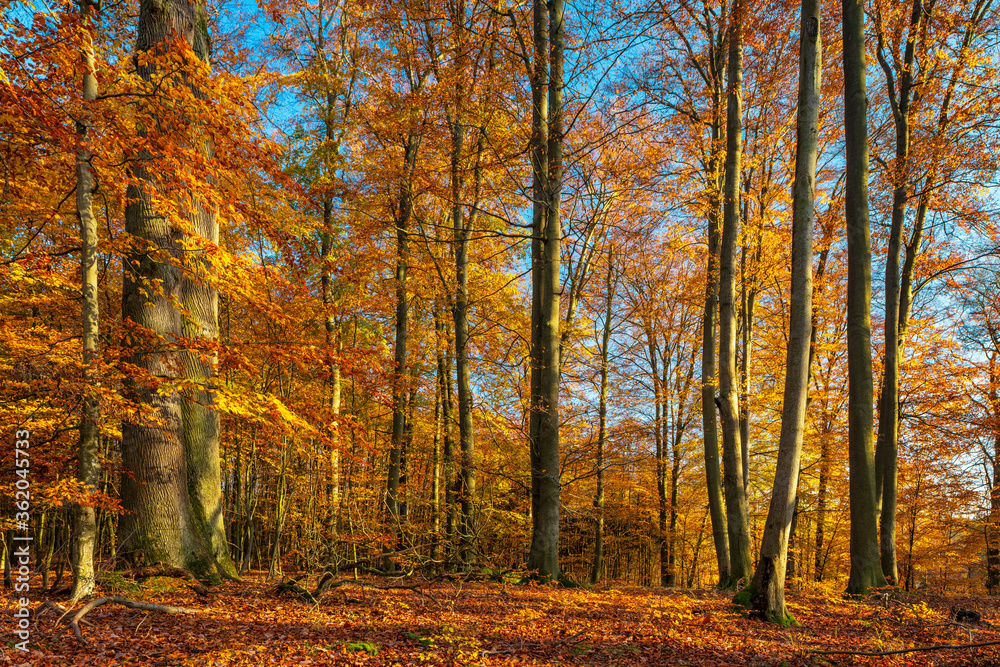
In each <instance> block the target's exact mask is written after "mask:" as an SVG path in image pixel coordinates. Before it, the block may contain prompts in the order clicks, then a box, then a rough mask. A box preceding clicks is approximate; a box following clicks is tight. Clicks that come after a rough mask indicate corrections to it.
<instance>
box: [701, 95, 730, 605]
mask: <svg viewBox="0 0 1000 667" xmlns="http://www.w3.org/2000/svg"><path fill="white" fill-rule="evenodd" d="M716 97H718V94H717V93H716ZM720 104H721V103H720V102H719V100H718V99H716V100H715V107H718V106H719V105H720ZM720 135H721V128H720V126H719V121H718V119H716V120H715V121H714V122H713V124H712V153H711V156H710V158H709V178H708V190H709V209H708V266H707V268H706V272H705V310H704V317H703V320H702V338H701V417H702V431H703V433H704V437H705V477H706V484H707V490H708V508H709V514H710V517H711V521H712V538H713V544H714V545H715V560H716V565H717V567H718V570H719V581H718V586H719V587H720V588H725V587H727V586H729V583H730V568H729V534H728V533H727V532H726V513H725V510H724V509H723V500H722V469H721V467H720V466H719V428H718V422H717V421H716V416H715V364H716V357H715V352H716V347H715V316H716V311H717V309H718V306H719V178H720V164H719V154H718V150H717V148H716V146H717V145H718V144H719V141H720V139H719V137H720Z"/></svg>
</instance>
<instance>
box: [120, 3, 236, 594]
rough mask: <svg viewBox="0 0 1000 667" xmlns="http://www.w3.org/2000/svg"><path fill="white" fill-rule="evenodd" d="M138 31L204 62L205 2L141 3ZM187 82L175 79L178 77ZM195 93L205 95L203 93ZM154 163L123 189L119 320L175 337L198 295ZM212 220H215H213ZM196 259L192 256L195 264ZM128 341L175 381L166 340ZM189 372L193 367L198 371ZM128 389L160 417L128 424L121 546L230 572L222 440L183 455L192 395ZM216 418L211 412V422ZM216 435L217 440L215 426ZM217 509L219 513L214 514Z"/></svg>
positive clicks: (143, 69)
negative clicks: (125, 246) (180, 306)
mask: <svg viewBox="0 0 1000 667" xmlns="http://www.w3.org/2000/svg"><path fill="white" fill-rule="evenodd" d="M137 33H138V37H137V39H136V51H137V53H150V54H153V55H159V54H163V53H165V52H166V51H167V50H168V49H170V48H171V47H170V46H168V44H169V41H168V40H169V38H170V36H171V35H177V36H179V37H180V38H181V39H182V40H183V41H184V42H186V43H187V44H188V45H190V47H191V48H192V50H193V52H194V53H195V55H196V56H198V57H199V58H200V59H202V60H203V61H206V62H207V59H208V51H209V44H208V31H207V23H206V21H205V7H204V4H202V3H201V2H196V3H185V2H171V1H167V2H153V1H152V0H144V1H143V2H142V3H141V5H140V11H139V23H138V31H137ZM137 71H138V73H139V76H140V77H141V78H142V79H143V80H144V81H145V82H147V84H152V82H153V80H154V79H155V78H156V77H157V75H158V73H159V65H158V63H156V62H155V61H153V62H146V63H143V64H141V65H138V66H137ZM180 80H181V79H180V77H178V79H177V81H180ZM194 92H195V95H196V96H197V97H201V93H200V92H199V91H197V90H195V91H194ZM163 94H164V93H160V95H163ZM155 120H156V119H154V122H155ZM141 131H142V132H144V133H148V132H150V131H153V132H155V131H156V129H155V128H149V127H147V128H144V129H142V130H141ZM203 141H204V139H203V138H201V139H198V138H194V137H192V143H194V142H203ZM203 150H204V147H203ZM156 159H157V156H155V155H152V154H149V153H142V154H140V155H138V156H136V159H135V160H134V162H133V166H132V168H131V174H132V176H133V182H132V183H131V184H130V185H129V187H128V190H127V192H126V206H125V230H126V233H128V234H129V235H130V236H131V237H132V238H133V239H135V244H134V245H133V247H132V249H131V250H130V252H129V255H128V256H127V257H126V260H125V272H124V273H125V275H124V279H123V287H122V316H123V319H124V320H125V321H126V322H129V321H131V322H132V323H134V324H135V325H138V326H139V327H142V328H143V329H145V330H147V331H148V332H152V333H153V334H154V335H156V336H158V337H161V338H165V340H166V342H167V343H169V342H171V340H172V339H173V338H174V337H178V336H180V335H182V334H183V333H185V331H184V324H183V319H182V317H181V315H180V312H179V311H178V310H177V309H176V307H175V306H174V304H175V303H185V305H187V302H186V301H185V295H186V294H188V295H190V294H191V293H192V281H191V280H189V279H187V278H185V277H184V276H183V274H182V271H181V268H180V267H181V266H183V265H184V264H185V260H184V254H185V253H184V251H183V249H182V246H183V245H184V244H185V243H190V242H191V241H189V240H187V239H185V238H184V233H183V232H182V231H181V230H180V229H179V227H178V226H177V225H176V224H174V222H173V221H172V220H170V219H168V218H167V217H165V216H164V215H163V214H162V213H161V212H160V211H159V210H158V207H157V205H156V203H155V199H156V196H155V193H156V191H157V190H158V189H159V187H160V185H161V184H160V183H159V182H158V181H157V179H156V177H154V173H155V168H154V167H153V164H152V163H153V162H154V161H155V160H156ZM182 208H184V209H186V210H187V211H188V212H189V214H190V215H191V216H192V218H193V219H192V220H190V222H191V227H192V229H193V230H195V231H197V232H205V231H206V230H207V231H208V234H209V235H208V237H206V238H207V241H208V242H209V243H212V242H214V241H216V240H217V237H216V236H213V235H212V234H211V229H210V228H207V227H205V226H204V223H205V221H204V220H202V219H201V218H202V217H203V211H200V210H199V206H198V203H197V202H187V203H185V206H184V207H182ZM210 217H211V218H212V222H213V223H214V216H210ZM194 243H195V244H196V245H197V244H199V241H198V240H194ZM197 264H198V260H195V266H197ZM150 284H153V285H159V288H158V289H157V290H156V291H155V292H149V291H148V287H147V286H148V285H150ZM194 291H197V290H194ZM199 296H201V295H199ZM209 301H211V299H209ZM215 303H217V301H215ZM203 305H205V306H206V308H205V309H202V307H201V306H203ZM208 306H211V303H207V304H205V303H204V302H200V303H198V304H197V309H198V312H196V313H193V314H192V317H193V318H195V319H196V325H200V326H201V327H203V329H204V333H203V335H205V336H206V337H212V336H213V334H214V330H215V329H216V328H217V325H215V321H214V320H212V319H211V318H212V315H213V314H214V313H215V312H217V307H216V309H212V308H210V307H208ZM192 333H198V332H192ZM129 347H130V348H131V349H130V355H129V359H130V361H131V362H132V363H133V364H134V365H135V366H137V367H138V368H140V369H141V370H143V371H145V372H147V373H149V374H150V375H151V376H152V377H157V378H162V379H163V380H165V381H169V380H171V379H174V378H176V377H177V372H176V366H177V364H176V361H177V359H176V358H175V357H176V356H178V355H176V354H175V353H171V352H170V351H169V349H168V348H164V347H163V344H162V342H157V341H155V340H153V339H151V338H150V337H149V336H148V335H147V334H146V333H144V332H143V331H142V330H134V331H132V332H131V334H130V336H129ZM180 356H181V357H183V355H180ZM181 361H182V362H183V358H182V359H181ZM185 366H187V364H185ZM188 370H189V372H193V371H194V370H195V369H190V368H189V369H188ZM160 389H163V387H162V386H161V387H160ZM126 390H127V391H128V392H129V394H130V395H131V396H132V397H133V399H135V400H136V401H137V402H139V403H141V404H145V405H147V406H148V407H149V408H151V410H152V411H153V413H154V414H155V415H156V417H157V418H158V423H156V424H149V423H126V424H124V425H123V427H122V464H123V466H124V467H125V468H126V469H127V470H129V471H130V472H131V473H132V474H131V475H125V476H124V477H123V481H122V501H123V505H124V507H125V508H126V510H128V511H129V513H128V514H126V516H125V517H123V521H122V526H121V530H120V534H121V536H122V551H123V552H124V553H127V554H130V556H131V558H132V560H133V561H136V562H146V563H153V562H157V561H160V562H162V563H163V564H164V565H172V566H177V567H183V568H186V569H189V570H191V571H192V572H194V573H195V574H196V575H198V576H208V577H216V576H218V574H219V571H220V569H221V570H222V573H223V574H227V575H228V574H230V572H229V570H228V568H227V567H226V565H227V563H226V560H225V559H224V558H223V557H221V556H220V555H219V553H218V551H217V550H216V546H217V539H216V538H217V535H216V534H215V532H214V531H215V528H216V526H217V525H221V511H218V510H219V508H221V484H219V485H218V486H212V485H213V484H214V482H213V481H212V480H213V479H214V480H215V481H218V479H219V477H220V475H219V472H218V466H219V460H218V441H217V440H216V441H215V444H214V447H215V449H214V452H215V454H214V457H213V456H212V455H211V449H212V443H209V444H208V446H207V447H206V448H202V447H201V443H193V442H192V445H198V448H197V449H190V451H186V447H185V441H186V440H188V439H187V438H186V437H185V435H184V433H185V431H187V430H189V429H191V430H192V432H193V431H196V430H197V428H198V426H199V423H198V420H197V419H196V418H189V419H187V420H185V408H184V403H185V401H184V400H182V398H181V397H180V396H179V395H178V394H177V393H176V391H175V390H173V389H171V388H169V387H168V388H166V390H164V391H163V393H162V394H161V393H160V392H159V391H157V388H154V387H150V386H148V384H144V383H136V382H129V383H127V385H126ZM211 419H212V418H211V417H208V421H209V422H211ZM189 424H190V426H189ZM205 433H207V434H208V435H210V436H211V435H212V428H211V423H208V425H207V426H205ZM214 433H215V436H214V437H216V438H217V434H218V428H217V427H216V428H215V429H214ZM192 460H193V461H194V462H195V463H196V464H197V467H196V468H195V469H193V470H192V469H189V461H192ZM213 465H214V469H213ZM203 476H204V478H203ZM209 487H211V488H209ZM200 491H204V495H199V492H200ZM192 504H194V505H195V507H194V508H192ZM217 511H218V514H219V516H218V517H216V516H215V513H216V512H217ZM223 534H224V530H223ZM223 544H224V545H225V541H224V539H223ZM225 555H226V556H228V553H226V554H225Z"/></svg>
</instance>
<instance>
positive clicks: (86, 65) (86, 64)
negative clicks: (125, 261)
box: [72, 0, 101, 600]
mask: <svg viewBox="0 0 1000 667" xmlns="http://www.w3.org/2000/svg"><path fill="white" fill-rule="evenodd" d="M80 20H81V22H82V23H83V30H82V33H81V34H82V38H83V44H82V45H81V49H80V60H81V61H82V65H83V90H82V92H83V95H82V99H83V105H82V107H81V111H80V118H79V119H77V121H76V214H77V217H78V218H79V220H80V280H81V287H82V289H81V290H80V291H81V293H82V296H83V306H82V315H83V374H84V382H85V384H86V385H87V387H88V388H89V387H90V384H91V382H93V377H92V376H93V364H94V362H95V361H96V360H97V341H98V336H99V335H100V319H99V306H98V299H97V241H98V239H97V218H96V216H95V215H94V174H93V173H92V171H91V165H90V160H91V158H92V154H91V150H90V140H91V138H90V132H91V130H92V129H93V121H92V120H91V109H90V107H91V105H92V104H93V102H94V101H95V100H96V99H97V77H96V76H95V72H94V67H95V65H94V46H93V43H92V41H91V39H92V37H91V19H90V5H89V4H87V2H86V0H83V1H81V2H80ZM100 437H101V407H100V405H99V404H98V402H97V398H96V397H95V396H93V395H90V394H87V395H85V396H84V398H83V411H82V414H81V415H80V442H79V446H78V448H77V480H78V481H79V482H80V484H81V485H82V486H83V488H84V489H85V490H86V491H87V492H88V493H90V494H93V493H95V492H96V491H97V487H98V485H99V484H100V483H101V460H100V455H101V447H100ZM74 518H75V525H74V528H73V534H74V539H73V559H72V563H73V594H72V597H73V599H74V600H79V599H81V598H83V597H86V596H88V595H91V594H92V593H93V592H94V546H95V541H96V539H97V519H96V515H95V512H94V507H93V505H92V504H91V502H90V501H88V502H86V503H81V504H79V505H78V506H77V508H76V512H75V515H74Z"/></svg>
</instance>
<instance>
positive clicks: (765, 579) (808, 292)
mask: <svg viewBox="0 0 1000 667" xmlns="http://www.w3.org/2000/svg"><path fill="white" fill-rule="evenodd" d="M799 34H800V40H799V45H800V46H799V110H798V128H797V137H796V149H795V183H794V184H793V186H792V275H791V283H792V285H791V288H792V295H791V304H790V308H789V318H790V321H789V326H788V351H787V356H786V363H785V394H784V402H783V404H782V410H781V435H780V436H779V439H778V462H777V467H776V469H775V473H774V484H773V486H772V488H771V503H770V506H769V507H768V511H767V521H766V523H765V524H764V536H763V539H762V541H761V547H760V560H759V561H758V562H757V569H756V571H755V572H754V577H753V581H752V582H751V584H750V586H749V587H748V589H749V594H748V595H747V598H748V602H749V607H750V609H751V613H752V615H754V616H757V617H759V618H761V619H763V620H768V621H774V622H777V623H781V624H782V625H787V624H788V623H789V622H790V621H791V616H790V615H789V614H788V610H787V609H786V608H785V566H786V563H787V558H788V533H789V529H790V526H791V523H792V518H793V516H794V512H795V495H796V490H797V488H798V481H799V459H800V457H801V455H802V436H803V432H804V430H805V420H806V400H807V398H808V395H809V347H810V342H811V337H812V279H813V268H812V253H813V248H812V230H813V222H814V218H815V210H814V203H815V196H816V189H815V182H816V155H817V151H818V145H819V143H818V142H819V107H820V88H821V76H822V71H823V70H822V57H823V55H822V54H823V41H822V37H821V35H820V0H803V2H802V20H801V28H800V31H799Z"/></svg>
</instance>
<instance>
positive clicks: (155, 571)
mask: <svg viewBox="0 0 1000 667" xmlns="http://www.w3.org/2000/svg"><path fill="white" fill-rule="evenodd" d="M126 574H128V575H130V576H131V577H132V578H133V579H136V580H142V579H151V578H153V577H171V578H175V579H183V580H184V581H186V582H187V585H188V587H189V588H190V589H191V590H193V591H194V592H195V593H197V594H198V595H200V596H202V597H206V596H208V594H209V593H211V590H210V589H209V587H208V586H206V585H205V584H203V583H201V582H199V581H198V580H197V579H195V578H194V575H192V574H191V573H190V572H188V571H187V570H184V569H181V568H179V567H164V566H163V565H161V564H160V563H157V564H156V565H153V566H149V567H134V568H132V569H131V570H128V572H127V573H126Z"/></svg>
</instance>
